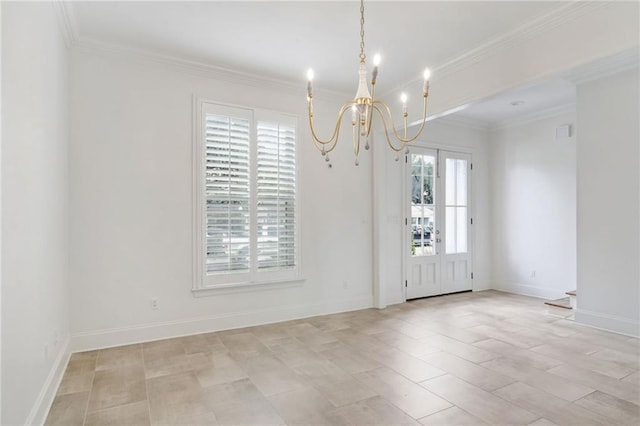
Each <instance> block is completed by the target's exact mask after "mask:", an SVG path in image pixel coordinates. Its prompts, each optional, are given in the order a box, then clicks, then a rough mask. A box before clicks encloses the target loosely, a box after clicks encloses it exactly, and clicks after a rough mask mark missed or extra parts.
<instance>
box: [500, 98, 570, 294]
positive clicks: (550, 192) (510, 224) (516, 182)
mask: <svg viewBox="0 0 640 426" xmlns="http://www.w3.org/2000/svg"><path fill="white" fill-rule="evenodd" d="M564 124H570V125H572V127H573V131H574V132H575V113H574V112H571V111H568V112H565V113H563V114H560V115H557V116H555V117H550V118H545V119H542V120H536V121H534V122H530V123H526V124H520V125H514V126H509V127H503V128H499V129H496V130H494V131H492V134H491V143H490V151H489V152H490V169H491V181H490V182H491V191H492V208H493V209H492V227H493V233H492V235H493V244H492V259H493V260H492V278H493V282H492V286H493V288H497V289H500V290H505V291H510V292H514V293H519V294H526V295H530V296H536V297H543V298H546V299H559V298H561V297H566V296H565V294H564V293H565V292H566V291H569V290H575V288H576V138H575V136H572V137H570V138H566V139H559V140H556V128H557V127H558V126H560V125H564ZM534 272H535V273H534Z"/></svg>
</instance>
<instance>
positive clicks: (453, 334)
mask: <svg viewBox="0 0 640 426" xmlns="http://www.w3.org/2000/svg"><path fill="white" fill-rule="evenodd" d="M425 327H428V328H429V329H430V330H432V331H434V332H436V333H437V334H440V335H442V336H446V337H449V338H451V339H454V340H458V341H460V342H462V343H468V344H472V343H475V342H479V341H482V340H486V339H487V338H488V337H487V336H486V335H484V334H480V333H478V332H477V331H474V330H471V329H468V328H458V327H455V326H452V325H451V324H446V323H444V322H435V321H434V322H431V323H429V324H425Z"/></svg>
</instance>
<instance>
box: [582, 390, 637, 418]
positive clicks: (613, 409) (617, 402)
mask: <svg viewBox="0 0 640 426" xmlns="http://www.w3.org/2000/svg"><path fill="white" fill-rule="evenodd" d="M576 405H579V406H581V407H584V408H586V409H588V410H591V411H593V412H594V413H598V414H601V415H603V416H605V417H608V418H609V419H611V420H613V421H615V424H618V425H638V424H640V406H638V405H636V404H632V403H631V402H628V401H624V400H622V399H619V398H616V397H615V396H611V395H607V394H606V393H602V392H600V391H596V392H594V393H592V394H589V395H587V396H585V397H584V398H582V399H579V400H577V401H576Z"/></svg>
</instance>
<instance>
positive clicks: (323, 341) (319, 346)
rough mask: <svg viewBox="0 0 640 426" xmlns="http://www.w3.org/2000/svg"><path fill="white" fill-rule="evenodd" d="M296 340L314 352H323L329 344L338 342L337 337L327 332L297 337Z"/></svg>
mask: <svg viewBox="0 0 640 426" xmlns="http://www.w3.org/2000/svg"><path fill="white" fill-rule="evenodd" d="M295 339H296V340H298V341H299V342H301V343H302V344H304V345H305V346H307V347H308V348H310V349H312V350H314V351H319V350H323V349H324V348H325V347H326V345H327V344H329V343H333V342H337V341H338V339H336V337H335V336H333V335H332V334H331V333H328V332H325V331H322V332H320V333H312V334H309V335H308V336H305V335H302V336H297V337H296V338H295Z"/></svg>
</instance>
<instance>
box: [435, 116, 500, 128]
mask: <svg viewBox="0 0 640 426" xmlns="http://www.w3.org/2000/svg"><path fill="white" fill-rule="evenodd" d="M437 120H438V123H439V124H445V125H448V126H454V127H462V128H463V129H471V130H489V129H490V127H491V126H490V125H489V123H487V122H486V121H483V120H478V119H475V118H469V117H462V116H459V115H456V114H447V115H444V116H441V117H439V118H437Z"/></svg>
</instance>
